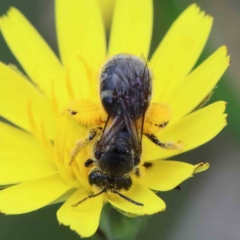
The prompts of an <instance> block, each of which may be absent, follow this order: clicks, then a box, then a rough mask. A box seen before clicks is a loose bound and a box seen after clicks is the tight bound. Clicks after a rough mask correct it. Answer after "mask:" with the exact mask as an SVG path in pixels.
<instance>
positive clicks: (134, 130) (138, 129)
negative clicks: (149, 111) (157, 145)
mask: <svg viewBox="0 0 240 240" xmlns="http://www.w3.org/2000/svg"><path fill="white" fill-rule="evenodd" d="M119 103H120V105H121V108H122V112H123V118H124V123H125V126H126V127H127V130H128V132H129V134H130V136H131V139H132V144H133V149H134V152H135V153H136V155H137V156H140V155H141V153H142V133H143V123H144V115H145V114H143V115H142V116H141V117H140V118H138V119H132V118H131V117H130V114H129V112H128V110H127V108H126V105H125V103H124V101H123V99H120V101H119ZM137 156H136V157H137Z"/></svg>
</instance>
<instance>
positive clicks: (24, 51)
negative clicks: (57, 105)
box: [0, 8, 68, 102]
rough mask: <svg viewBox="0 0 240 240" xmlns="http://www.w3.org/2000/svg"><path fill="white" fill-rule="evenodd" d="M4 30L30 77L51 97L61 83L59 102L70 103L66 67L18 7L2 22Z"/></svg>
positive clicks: (8, 42)
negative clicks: (66, 83)
mask: <svg viewBox="0 0 240 240" xmlns="http://www.w3.org/2000/svg"><path fill="white" fill-rule="evenodd" d="M0 28H1V32H2V34H3V37H4V38H5V40H6V42H7V44H8V46H9V47H10V49H11V51H12V53H13V54H14V55H15V57H16V58H17V60H18V61H19V62H20V64H21V65H22V67H23V68H24V70H25V71H26V73H27V74H28V76H29V77H30V78H31V79H32V80H33V81H34V82H35V83H36V85H37V86H38V87H39V88H40V89H41V90H42V91H43V92H44V93H45V94H47V96H49V97H50V96H51V88H52V82H53V81H57V84H55V85H56V89H57V90H56V94H57V97H58V98H59V101H60V102H61V101H62V102H64V101H67V100H68V96H67V92H66V87H65V85H64V84H65V82H64V80H63V76H64V75H63V73H64V72H63V68H62V66H61V64H60V62H59V60H58V59H57V57H56V56H55V54H54V53H53V51H52V50H51V49H50V47H49V46H48V45H47V43H46V42H45V41H44V40H43V39H42V37H41V36H40V35H39V33H38V32H37V31H36V30H35V28H34V27H33V26H32V25H31V24H30V23H29V21H28V20H27V19H26V18H25V17H24V16H23V15H22V14H21V13H20V12H19V11H18V10H17V9H15V8H11V9H10V10H9V12H8V15H7V16H3V17H2V18H1V21H0Z"/></svg>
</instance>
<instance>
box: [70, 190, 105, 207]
mask: <svg viewBox="0 0 240 240" xmlns="http://www.w3.org/2000/svg"><path fill="white" fill-rule="evenodd" d="M106 190H107V189H106V188H104V189H103V190H102V191H101V192H99V193H96V194H93V195H89V196H87V197H85V198H84V199H82V200H81V201H79V202H77V203H75V204H73V205H72V207H77V206H78V205H79V204H81V203H83V202H85V201H86V200H87V199H89V198H94V197H97V196H98V195H100V194H102V193H104V192H106Z"/></svg>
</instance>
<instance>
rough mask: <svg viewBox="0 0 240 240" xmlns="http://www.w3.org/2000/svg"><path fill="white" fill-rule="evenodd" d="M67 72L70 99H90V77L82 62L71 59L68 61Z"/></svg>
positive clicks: (75, 58) (77, 59)
mask: <svg viewBox="0 0 240 240" xmlns="http://www.w3.org/2000/svg"><path fill="white" fill-rule="evenodd" d="M67 71H68V78H69V82H70V86H71V89H72V94H73V97H72V99H76V98H82V99H91V98H92V97H93V96H92V95H91V91H90V90H91V88H90V87H91V86H90V79H89V78H90V76H89V75H88V72H87V71H86V68H85V66H84V64H83V62H82V61H80V59H79V58H77V57H74V58H72V59H71V60H70V61H69V65H68V67H67ZM96 89H97V87H96Z"/></svg>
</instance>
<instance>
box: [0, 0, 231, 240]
mask: <svg viewBox="0 0 240 240" xmlns="http://www.w3.org/2000/svg"><path fill="white" fill-rule="evenodd" d="M152 18H153V13H152V2H151V0H143V1H137V0H132V1H116V5H115V9H114V16H113V22H112V29H111V34H110V42H109V47H108V49H106V39H105V30H104V24H103V21H102V17H101V12H100V7H99V5H98V2H97V1H83V0H78V1H70V2H68V3H66V2H65V1H61V0H57V1H56V25H57V37H58V43H59V51H60V56H61V61H59V60H58V58H57V57H56V56H55V54H54V53H53V51H52V50H51V49H50V48H49V47H48V45H47V44H46V42H45V41H44V40H43V39H42V37H41V36H40V35H39V34H38V33H37V31H36V30H35V29H34V28H33V27H32V25H31V24H30V23H29V22H28V21H27V19H26V18H25V17H24V16H23V15H22V14H21V13H20V12H19V11H18V10H16V9H14V8H12V9H10V11H9V12H8V14H7V15H6V16H3V17H2V18H1V21H0V28H1V32H2V34H3V37H4V38H5V40H6V42H7V44H8V46H9V47H10V49H11V51H12V52H13V54H14V55H15V57H16V58H17V60H18V61H19V63H20V64H21V66H22V67H23V69H24V71H25V72H26V74H27V76H28V77H26V76H24V75H23V74H22V73H21V72H20V71H18V70H17V69H16V68H15V67H13V66H10V65H5V64H3V63H0V79H1V81H0V100H1V101H0V102H1V104H0V114H1V116H3V117H4V118H6V119H7V120H9V121H10V122H12V123H13V124H15V125H16V126H17V127H14V126H12V125H9V124H6V123H3V122H1V123H0V132H1V135H0V156H1V160H0V185H2V186H6V187H7V186H9V185H12V186H11V187H8V188H6V189H4V190H2V191H1V192H0V211H1V212H2V213H5V214H21V213H26V212H30V211H34V210H36V209H39V208H41V207H44V206H46V205H49V204H53V203H55V202H60V201H65V202H64V203H63V205H62V206H61V207H60V209H59V210H58V212H57V218H58V221H59V222H60V223H61V224H64V225H68V226H70V228H71V229H72V230H75V231H76V232H77V233H78V234H80V235H81V236H82V237H88V236H91V235H92V234H94V232H95V231H96V229H97V228H98V224H99V217H100V213H101V209H102V207H103V205H104V203H105V202H110V203H111V204H112V205H113V206H114V207H115V208H117V209H118V210H119V211H122V212H125V213H127V214H133V215H145V214H154V213H157V212H160V211H163V210H165V203H164V202H163V201H162V200H161V199H160V198H159V197H158V196H157V195H155V193H154V192H153V191H151V190H149V189H152V190H156V191H167V190H171V189H173V188H175V187H177V186H178V185H179V184H180V183H181V182H182V181H184V180H185V179H187V178H189V177H191V176H193V174H194V173H196V172H200V171H203V170H205V169H207V168H208V164H201V163H200V164H197V165H191V164H187V163H182V162H177V161H170V160H167V161H166V160H165V159H167V158H170V157H172V156H174V155H176V154H179V153H182V152H186V151H188V150H191V149H193V148H196V147H198V146H200V145H202V144H204V143H206V142H207V141H209V140H210V139H212V138H213V137H214V136H215V135H216V134H218V133H219V132H220V131H221V129H222V128H223V127H224V126H225V125H226V120H225V118H226V114H224V110H225V103H224V102H222V101H220V102H216V103H214V104H211V105H209V106H207V107H205V108H203V109H200V110H197V111H194V112H193V110H194V109H195V108H196V107H197V106H198V105H199V104H200V103H201V102H202V101H203V99H204V98H205V97H206V96H207V95H208V94H209V93H210V92H211V91H212V89H213V88H214V86H215V85H216V83H217V82H218V80H219V79H220V77H221V76H222V74H223V73H224V71H225V70H226V68H227V67H228V65H229V57H228V56H227V50H226V47H220V48H219V49H218V50H217V51H216V52H214V53H213V54H212V55H211V56H210V57H209V58H208V59H207V60H205V61H204V62H203V63H202V64H201V65H200V66H198V67H197V68H196V69H194V70H192V68H193V66H194V65H195V63H196V61H197V59H198V58H199V55H200V54H201V52H202V49H203V47H204V45H205V43H206V40H207V38H208V35H209V32H210V29H211V25H212V18H211V17H210V16H208V15H205V14H204V12H200V10H199V8H198V7H197V6H196V5H191V6H190V7H189V8H187V9H186V10H185V11H184V12H183V13H182V14H181V15H180V17H179V18H178V19H177V20H176V21H175V22H174V24H173V25H172V27H171V28H170V30H169V32H168V33H167V34H166V36H165V37H164V39H163V40H162V42H161V44H160V45H159V47H158V48H157V49H156V51H155V53H154V54H153V56H152V57H151V59H150V61H149V63H148V66H149V68H150V69H151V71H152V74H153V77H154V79H153V96H152V103H154V104H152V105H151V106H150V107H149V111H148V112H147V114H146V121H147V120H149V121H148V122H146V123H145V124H146V126H145V128H146V129H148V131H150V132H151V131H152V132H153V133H155V135H156V136H157V138H158V139H160V140H161V141H163V142H169V141H170V142H176V143H177V142H179V141H181V144H182V148H181V149H180V148H176V149H163V148H160V147H158V146H156V145H155V144H153V143H152V142H151V141H149V139H147V138H146V137H145V136H143V142H142V147H143V154H142V157H141V164H140V166H139V168H140V172H141V174H140V176H139V177H136V176H135V174H134V173H131V176H132V179H133V184H132V186H131V188H130V190H128V191H122V192H121V194H123V195H124V196H126V197H128V198H130V199H132V200H135V201H137V202H139V203H142V204H144V206H138V205H136V204H133V203H131V202H129V201H127V200H125V199H123V198H121V197H120V196H118V195H117V194H114V193H111V191H107V192H105V193H103V194H101V195H99V196H97V197H94V198H91V199H87V200H86V201H84V202H83V203H81V204H79V205H78V206H75V207H74V206H73V205H74V204H76V203H78V202H79V201H81V200H82V199H84V198H85V197H87V196H89V195H91V194H96V193H98V192H99V191H100V190H99V189H97V188H96V186H95V187H93V186H91V185H90V184H89V182H88V175H89V168H87V167H85V166H84V163H85V161H86V160H87V159H88V158H92V155H93V146H94V141H93V142H92V143H90V144H89V145H88V146H86V147H85V148H84V149H83V150H82V151H81V152H79V154H78V155H77V156H76V158H75V160H74V161H73V162H72V164H70V165H69V161H70V159H71V151H72V150H73V149H74V148H75V144H76V141H77V140H79V139H84V138H86V137H87V136H88V134H89V130H90V129H91V128H92V127H94V126H102V125H104V118H105V114H104V112H103V111H102V107H101V101H100V94H99V91H98V88H99V73H100V71H101V68H102V66H103V64H104V63H105V62H106V60H107V59H108V58H109V57H111V56H114V55H115V54H119V53H129V54H133V55H135V56H141V55H143V56H144V57H145V58H146V59H147V58H148V52H149V46H150V41H151V32H152ZM28 78H29V79H30V81H29V79H28ZM154 106H155V107H154ZM169 108H171V113H172V114H171V115H172V116H171V119H170V110H169ZM157 109H159V110H160V112H159V111H157ZM72 111H74V112H75V115H74V114H73V115H71V113H73V112H72ZM165 118H166V119H167V120H170V122H169V124H168V126H167V127H166V128H165V129H162V130H161V131H159V129H158V130H156V129H155V128H154V127H152V126H151V124H150V122H151V121H150V120H153V121H158V119H159V121H160V122H161V121H164V119H165ZM148 124H150V125H148ZM159 159H162V160H159Z"/></svg>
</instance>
